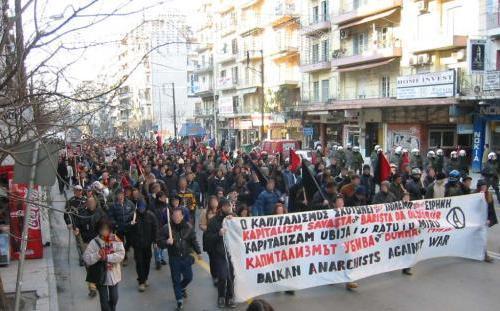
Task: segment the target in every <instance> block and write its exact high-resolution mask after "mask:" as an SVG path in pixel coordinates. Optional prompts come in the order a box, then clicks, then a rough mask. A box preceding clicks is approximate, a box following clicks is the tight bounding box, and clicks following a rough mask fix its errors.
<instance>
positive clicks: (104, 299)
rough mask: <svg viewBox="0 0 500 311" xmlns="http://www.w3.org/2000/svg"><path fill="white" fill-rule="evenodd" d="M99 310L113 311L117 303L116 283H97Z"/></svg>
mask: <svg viewBox="0 0 500 311" xmlns="http://www.w3.org/2000/svg"><path fill="white" fill-rule="evenodd" d="M97 291H98V292H99V301H100V303H101V311H115V310H116V304H117V303H118V284H116V285H114V286H106V285H98V286H97Z"/></svg>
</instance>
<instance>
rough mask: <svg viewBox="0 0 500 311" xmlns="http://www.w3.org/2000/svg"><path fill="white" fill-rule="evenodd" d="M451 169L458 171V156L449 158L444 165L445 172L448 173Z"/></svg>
mask: <svg viewBox="0 0 500 311" xmlns="http://www.w3.org/2000/svg"><path fill="white" fill-rule="evenodd" d="M453 170H457V171H459V172H460V161H459V160H458V158H456V159H453V158H452V159H450V160H449V161H448V164H447V165H446V174H450V172H451V171H453Z"/></svg>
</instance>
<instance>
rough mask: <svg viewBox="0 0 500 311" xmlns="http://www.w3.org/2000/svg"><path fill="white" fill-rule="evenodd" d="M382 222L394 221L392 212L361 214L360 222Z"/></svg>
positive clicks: (363, 223)
mask: <svg viewBox="0 0 500 311" xmlns="http://www.w3.org/2000/svg"><path fill="white" fill-rule="evenodd" d="M375 222H379V223H383V222H394V217H393V216H392V213H379V214H362V215H361V224H362V225H365V224H371V223H375Z"/></svg>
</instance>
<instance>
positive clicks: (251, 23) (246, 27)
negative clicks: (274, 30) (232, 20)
mask: <svg viewBox="0 0 500 311" xmlns="http://www.w3.org/2000/svg"><path fill="white" fill-rule="evenodd" d="M263 29H264V26H263V18H262V17H261V16H260V15H254V16H246V17H243V21H242V23H241V26H240V33H241V35H242V36H247V35H249V34H252V33H255V32H259V31H262V30H263Z"/></svg>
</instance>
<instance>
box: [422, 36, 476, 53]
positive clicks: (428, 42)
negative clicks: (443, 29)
mask: <svg viewBox="0 0 500 311" xmlns="http://www.w3.org/2000/svg"><path fill="white" fill-rule="evenodd" d="M467 39H468V37H467V36H464V35H457V34H454V33H452V32H449V33H439V32H437V33H435V34H433V35H432V36H428V35H426V36H425V37H424V38H423V39H420V40H416V41H415V42H414V43H413V44H414V48H413V52H414V53H423V52H428V51H436V50H448V49H454V48H461V47H466V46H467Z"/></svg>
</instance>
